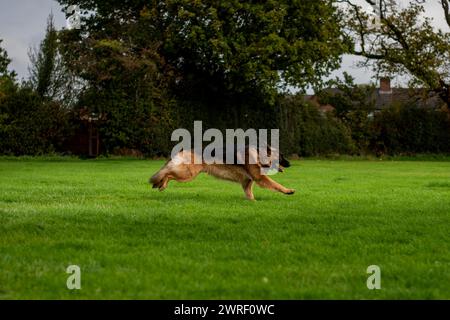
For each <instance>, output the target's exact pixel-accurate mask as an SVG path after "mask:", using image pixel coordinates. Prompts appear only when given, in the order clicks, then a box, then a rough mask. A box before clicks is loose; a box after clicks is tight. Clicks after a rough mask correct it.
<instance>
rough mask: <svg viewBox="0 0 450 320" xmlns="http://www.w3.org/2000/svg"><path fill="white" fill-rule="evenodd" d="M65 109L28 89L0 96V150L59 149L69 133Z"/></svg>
mask: <svg viewBox="0 0 450 320" xmlns="http://www.w3.org/2000/svg"><path fill="white" fill-rule="evenodd" d="M71 128H72V127H71V125H70V123H69V117H68V112H66V111H65V110H63V109H62V108H61V107H60V105H59V104H57V103H55V102H51V101H45V100H43V99H41V98H40V97H39V96H38V95H37V94H36V93H34V92H33V91H32V90H30V89H27V88H22V89H17V90H15V91H14V92H12V93H10V94H8V95H6V96H3V97H2V98H1V99H0V137H1V138H0V153H1V154H4V155H41V154H49V153H53V152H58V151H62V150H63V149H64V142H65V140H66V138H67V137H69V136H70V134H71Z"/></svg>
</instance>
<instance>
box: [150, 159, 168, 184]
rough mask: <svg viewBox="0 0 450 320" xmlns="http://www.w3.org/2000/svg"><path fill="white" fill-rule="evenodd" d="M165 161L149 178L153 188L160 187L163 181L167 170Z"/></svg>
mask: <svg viewBox="0 0 450 320" xmlns="http://www.w3.org/2000/svg"><path fill="white" fill-rule="evenodd" d="M168 163H169V162H167V163H166V164H165V165H164V167H162V168H161V169H160V170H159V171H158V172H157V173H155V174H154V175H153V176H152V177H151V178H150V180H149V182H150V184H152V185H153V189H156V188H160V187H161V186H162V185H163V183H164V177H165V176H166V175H167V173H168V172H169V170H168V168H167V164H168Z"/></svg>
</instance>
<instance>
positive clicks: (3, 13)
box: [0, 0, 448, 85]
mask: <svg viewBox="0 0 450 320" xmlns="http://www.w3.org/2000/svg"><path fill="white" fill-rule="evenodd" d="M401 1H404V2H407V0H401ZM355 2H359V3H364V1H363V0H355ZM50 12H53V15H54V17H55V24H56V26H57V27H58V28H61V27H64V26H65V25H66V20H65V16H64V13H62V12H61V7H60V6H59V4H58V3H57V2H56V1H55V0H0V39H3V43H2V47H4V48H6V50H7V51H8V55H9V57H10V58H11V59H12V63H11V68H12V69H14V70H15V71H16V72H17V73H18V74H19V78H24V77H27V75H28V64H29V58H28V50H29V48H30V47H31V46H37V45H38V44H39V42H40V41H41V40H42V38H43V36H44V33H45V25H46V21H47V17H48V15H49V14H50ZM426 12H427V15H428V16H431V17H434V19H435V25H436V26H437V27H440V28H443V29H444V30H448V27H447V25H446V24H445V20H444V16H443V13H442V9H441V7H440V4H439V0H428V1H427V4H426ZM356 61H357V58H356V57H354V56H344V57H343V63H342V68H341V69H340V70H339V71H337V72H335V73H334V74H333V76H335V75H340V74H342V72H343V71H347V72H348V73H350V74H351V75H352V76H353V77H355V79H356V82H357V83H368V82H370V81H371V80H372V79H371V78H372V73H371V72H370V71H368V70H362V69H360V68H356V66H355V63H356ZM400 82H401V79H397V81H394V85H395V84H396V83H397V84H398V83H400Z"/></svg>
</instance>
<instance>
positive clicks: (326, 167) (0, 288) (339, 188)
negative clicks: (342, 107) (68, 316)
mask: <svg viewBox="0 0 450 320" xmlns="http://www.w3.org/2000/svg"><path fill="white" fill-rule="evenodd" d="M162 164H163V162H162V161H144V160H84V161H83V160H77V159H69V160H67V159H66V160H65V159H61V160H59V161H58V160H53V161H51V160H43V159H39V158H37V159H29V160H26V159H25V160H24V159H21V160H11V159H6V158H3V159H0V298H1V299H16V298H31V299H40V298H44V299H59V298H67V299H70V298H76V299H78V298H80V299H83V298H99V299H106V298H117V299H123V298H126V299H128V298H133V299H135V298H137V299H228V298H230V299H337V298H339V299H384V298H394V299H397V298H398V299H400V298H402V299H416V298H425V299H436V298H444V299H449V298H450V162H421V161H411V162H408V161H400V162H395V161H388V162H385V161H319V160H314V161H313V160H309V161H294V162H293V166H292V167H291V168H289V169H288V170H286V173H284V174H280V175H277V176H275V180H277V181H279V182H281V183H282V184H284V185H286V186H287V187H289V188H295V189H296V190H297V193H296V194H295V195H293V196H284V195H282V194H278V193H272V192H270V191H267V190H262V189H259V188H258V187H255V196H256V198H257V200H258V201H256V202H249V201H247V200H245V199H244V194H243V192H242V190H241V188H240V186H239V185H237V184H231V183H228V182H223V181H218V180H215V179H214V178H211V177H208V176H201V177H199V178H198V179H197V180H195V181H193V182H190V183H186V184H179V183H176V182H175V183H171V184H170V185H169V188H168V189H167V190H166V191H164V192H158V191H156V190H152V189H151V187H150V185H149V184H148V183H147V180H148V178H149V177H150V176H151V175H152V174H153V173H154V172H155V171H156V170H158V169H159V168H160V166H161V165H162ZM72 264H75V265H79V266H80V268H81V286H82V289H81V290H72V291H71V290H68V289H67V287H66V280H67V277H68V276H69V275H68V274H66V268H67V267H68V266H69V265H72ZM369 265H378V266H380V268H381V286H382V289H381V290H368V289H367V287H366V280H367V277H368V276H369V275H368V274H366V269H367V267H368V266H369Z"/></svg>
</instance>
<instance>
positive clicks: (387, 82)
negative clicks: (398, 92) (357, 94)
mask: <svg viewBox="0 0 450 320" xmlns="http://www.w3.org/2000/svg"><path fill="white" fill-rule="evenodd" d="M380 93H381V94H383V93H384V94H391V93H392V88H391V79H390V78H388V77H383V78H381V79H380Z"/></svg>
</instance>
